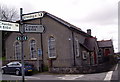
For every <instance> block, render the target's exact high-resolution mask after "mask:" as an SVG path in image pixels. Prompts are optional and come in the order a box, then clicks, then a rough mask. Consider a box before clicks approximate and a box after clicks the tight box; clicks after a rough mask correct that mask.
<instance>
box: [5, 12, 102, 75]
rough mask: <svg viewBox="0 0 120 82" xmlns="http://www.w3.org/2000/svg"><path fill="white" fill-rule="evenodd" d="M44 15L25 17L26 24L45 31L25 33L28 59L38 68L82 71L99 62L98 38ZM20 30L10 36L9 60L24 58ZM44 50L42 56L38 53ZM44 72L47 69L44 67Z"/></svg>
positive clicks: (52, 70)
mask: <svg viewBox="0 0 120 82" xmlns="http://www.w3.org/2000/svg"><path fill="white" fill-rule="evenodd" d="M42 13H43V14H44V16H43V17H42V18H37V19H31V20H24V21H23V23H28V24H29V23H30V24H39V25H43V26H44V28H45V31H44V33H27V32H26V33H24V35H27V36H28V40H27V41H25V42H24V46H23V47H24V60H25V61H26V62H29V63H32V64H34V65H35V67H36V68H37V70H39V71H40V70H41V69H44V68H48V69H49V71H50V72H59V71H60V70H62V71H60V72H66V71H67V70H69V72H70V73H74V72H75V73H76V72H77V73H80V69H79V71H78V70H77V68H80V67H84V66H92V65H97V64H98V51H99V48H101V46H100V45H99V46H98V44H100V42H98V43H97V38H95V37H93V36H92V35H91V30H90V29H88V30H87V33H85V32H83V31H82V30H81V29H80V28H78V27H76V26H74V25H72V24H70V23H68V22H66V21H64V20H62V19H60V18H58V17H56V16H54V15H52V14H50V13H48V12H44V11H42ZM19 35H20V33H19V32H12V33H11V34H10V35H9V37H8V38H7V39H6V42H5V43H6V46H5V47H6V59H7V61H20V59H21V43H20V41H18V40H16V37H17V36H19ZM39 50H40V51H42V54H41V55H39V54H38V52H39ZM42 71H43V70H42Z"/></svg>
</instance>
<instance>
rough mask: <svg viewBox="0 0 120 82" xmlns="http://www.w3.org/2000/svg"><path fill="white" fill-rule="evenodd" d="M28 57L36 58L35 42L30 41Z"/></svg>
mask: <svg viewBox="0 0 120 82" xmlns="http://www.w3.org/2000/svg"><path fill="white" fill-rule="evenodd" d="M30 57H31V58H37V55H36V41H35V40H30Z"/></svg>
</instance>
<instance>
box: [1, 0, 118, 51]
mask: <svg viewBox="0 0 120 82" xmlns="http://www.w3.org/2000/svg"><path fill="white" fill-rule="evenodd" d="M118 2H119V0H0V4H4V5H7V6H8V7H15V8H16V9H17V10H18V12H19V10H20V8H23V13H24V14H25V13H31V12H37V11H47V12H49V13H51V14H53V15H55V16H57V17H59V18H62V19H63V20H65V21H67V22H69V23H71V24H73V25H75V26H77V27H79V28H81V29H82V30H83V31H85V32H86V30H87V29H91V30H92V35H93V36H96V37H97V38H98V40H107V39H112V40H113V44H114V49H115V52H117V51H118Z"/></svg>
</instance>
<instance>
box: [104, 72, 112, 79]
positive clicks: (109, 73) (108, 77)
mask: <svg viewBox="0 0 120 82" xmlns="http://www.w3.org/2000/svg"><path fill="white" fill-rule="evenodd" d="M112 73H113V71H109V72H108V73H107V74H106V77H105V79H104V80H111V77H112Z"/></svg>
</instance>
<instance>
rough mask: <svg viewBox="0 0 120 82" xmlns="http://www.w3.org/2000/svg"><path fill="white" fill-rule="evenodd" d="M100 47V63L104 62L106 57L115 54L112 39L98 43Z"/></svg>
mask: <svg viewBox="0 0 120 82" xmlns="http://www.w3.org/2000/svg"><path fill="white" fill-rule="evenodd" d="M98 47H99V54H98V56H100V58H99V59H101V60H100V61H103V59H104V57H107V56H109V55H113V54H114V48H113V42H112V40H111V39H110V40H101V41H98Z"/></svg>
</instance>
